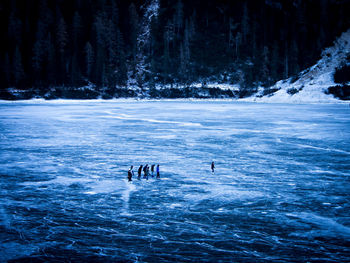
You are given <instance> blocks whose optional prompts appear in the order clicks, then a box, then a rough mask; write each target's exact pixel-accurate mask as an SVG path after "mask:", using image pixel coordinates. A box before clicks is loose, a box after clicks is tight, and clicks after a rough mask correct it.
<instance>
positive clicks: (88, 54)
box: [85, 42, 95, 81]
mask: <svg viewBox="0 0 350 263" xmlns="http://www.w3.org/2000/svg"><path fill="white" fill-rule="evenodd" d="M94 60H95V59H94V50H93V48H92V46H91V44H90V42H87V43H86V44H85V63H86V76H87V78H88V80H90V81H91V80H92V79H91V73H92V69H93V65H94Z"/></svg>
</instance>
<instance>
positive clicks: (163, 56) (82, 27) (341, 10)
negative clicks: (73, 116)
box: [0, 0, 350, 98]
mask: <svg viewBox="0 0 350 263" xmlns="http://www.w3.org/2000/svg"><path fill="white" fill-rule="evenodd" d="M345 10H350V1H349V0H342V1H337V0H319V1H318V0H317V1H316V0H315V1H314V0H257V1H253V0H252V1H249V0H246V1H244V0H237V1H229V0H219V1H199V0H193V1H184V0H145V1H142V0H138V1H127V0H97V1H93V0H56V1H49V0H17V1H14V0H13V1H10V0H3V1H1V2H0V21H1V22H0V27H1V30H0V34H1V39H2V45H1V46H2V47H1V48H0V68H1V73H0V93H1V94H2V95H1V97H6V96H9V95H6V94H7V91H8V90H9V89H16V90H20V91H23V92H25V91H30V92H28V93H27V94H30V95H28V96H29V97H33V96H37V97H45V98H51V97H52V98H56V97H68V98H94V97H98V96H100V95H101V94H103V96H102V97H103V98H113V97H132V96H137V94H140V93H141V94H148V95H149V96H154V97H167V96H168V97H169V93H167V92H165V91H162V92H158V91H157V89H156V87H162V86H166V85H167V86H170V87H176V86H178V85H182V86H184V87H186V85H190V84H191V83H203V86H204V87H205V84H206V83H210V82H215V83H229V84H239V87H240V89H239V93H238V94H226V95H227V96H240V97H244V96H248V95H251V94H252V93H254V92H255V91H256V89H257V87H258V86H263V87H267V88H268V87H269V86H271V85H272V84H273V83H275V82H276V81H277V80H280V79H283V78H288V77H293V76H296V75H297V74H298V73H299V72H300V71H301V70H303V69H305V68H307V67H309V66H311V65H312V64H313V63H315V61H317V59H318V58H319V57H320V55H321V52H322V50H323V49H324V48H325V47H327V46H329V45H331V44H332V42H333V41H334V40H335V39H336V37H337V36H339V35H340V34H341V33H342V32H343V31H345V30H347V29H348V28H349V26H350V20H349V14H347V13H346V12H345ZM225 92H226V91H225ZM189 93H191V90H189ZM4 94H5V95H4ZM48 94H49V95H48ZM213 95H215V94H213ZM174 96H175V97H176V94H174ZM189 96H191V94H189Z"/></svg>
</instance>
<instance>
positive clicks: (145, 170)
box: [143, 164, 148, 180]
mask: <svg viewBox="0 0 350 263" xmlns="http://www.w3.org/2000/svg"><path fill="white" fill-rule="evenodd" d="M143 178H146V179H147V180H148V164H146V165H145V166H144V167H143Z"/></svg>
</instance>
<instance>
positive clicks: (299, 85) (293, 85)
mask: <svg viewBox="0 0 350 263" xmlns="http://www.w3.org/2000/svg"><path fill="white" fill-rule="evenodd" d="M349 63H350V29H349V30H348V31H346V32H344V33H343V34H342V35H341V36H340V37H339V38H338V39H337V40H336V41H335V42H334V45H333V46H331V47H329V48H326V49H325V50H324V51H323V52H322V58H321V59H320V60H319V61H318V62H317V63H316V64H315V65H313V66H312V67H310V68H308V69H306V70H304V71H302V72H301V73H300V74H298V76H297V77H296V78H288V79H285V80H281V81H278V82H277V83H276V84H275V85H273V86H271V87H269V88H268V89H260V91H259V92H258V93H257V94H256V95H254V96H252V97H250V98H247V99H245V100H248V101H261V102H301V103H303V102H332V101H338V100H339V99H343V100H349V99H350V97H349V91H350V87H349V86H348V84H349V78H350V76H349V75H348V76H347V82H344V83H343V85H339V83H336V82H335V80H334V75H335V73H336V70H337V69H341V68H342V67H345V66H348V65H349ZM337 89H338V90H342V91H341V92H340V93H342V94H337V92H336V90H337ZM332 90H334V91H335V92H334V91H333V92H332ZM268 91H270V92H271V93H270V94H268V93H269V92H268ZM331 93H335V94H331ZM334 95H335V96H334ZM337 96H340V97H338V98H337Z"/></svg>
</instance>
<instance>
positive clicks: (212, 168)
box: [211, 162, 215, 173]
mask: <svg viewBox="0 0 350 263" xmlns="http://www.w3.org/2000/svg"><path fill="white" fill-rule="evenodd" d="M214 168H215V164H214V162H211V172H212V173H214Z"/></svg>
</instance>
